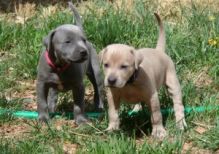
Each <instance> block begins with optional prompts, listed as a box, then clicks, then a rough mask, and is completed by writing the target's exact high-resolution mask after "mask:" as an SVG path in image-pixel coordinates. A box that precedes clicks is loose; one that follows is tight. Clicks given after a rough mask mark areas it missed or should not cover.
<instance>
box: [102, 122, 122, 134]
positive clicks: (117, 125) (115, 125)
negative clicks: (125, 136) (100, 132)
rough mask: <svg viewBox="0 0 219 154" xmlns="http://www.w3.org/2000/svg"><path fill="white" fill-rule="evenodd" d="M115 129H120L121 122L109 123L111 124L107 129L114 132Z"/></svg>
mask: <svg viewBox="0 0 219 154" xmlns="http://www.w3.org/2000/svg"><path fill="white" fill-rule="evenodd" d="M114 130H119V124H116V123H113V124H109V126H108V127H107V129H106V130H105V131H108V132H112V131H114Z"/></svg>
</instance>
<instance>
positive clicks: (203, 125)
mask: <svg viewBox="0 0 219 154" xmlns="http://www.w3.org/2000/svg"><path fill="white" fill-rule="evenodd" d="M191 123H193V124H195V125H197V126H201V127H204V128H208V129H209V128H213V127H214V126H207V125H205V124H201V123H198V122H194V121H191Z"/></svg>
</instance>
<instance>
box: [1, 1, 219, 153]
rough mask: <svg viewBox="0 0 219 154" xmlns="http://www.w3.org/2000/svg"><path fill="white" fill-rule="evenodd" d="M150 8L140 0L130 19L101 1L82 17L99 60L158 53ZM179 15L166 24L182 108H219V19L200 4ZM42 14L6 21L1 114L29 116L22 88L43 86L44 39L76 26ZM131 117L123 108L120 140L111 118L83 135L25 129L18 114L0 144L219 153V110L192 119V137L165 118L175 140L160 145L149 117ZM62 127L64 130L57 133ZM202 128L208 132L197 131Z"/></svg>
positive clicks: (32, 125) (4, 119) (20, 148)
mask: <svg viewBox="0 0 219 154" xmlns="http://www.w3.org/2000/svg"><path fill="white" fill-rule="evenodd" d="M149 2H150V0H149V1H140V0H137V1H136V2H135V3H133V6H132V7H131V8H132V9H130V10H128V11H127V9H126V8H125V7H121V8H120V9H117V7H115V6H113V5H111V4H110V3H107V2H105V1H95V5H89V6H87V7H86V8H85V9H84V11H83V12H84V14H83V21H84V29H85V33H86V35H87V37H88V39H89V40H90V41H91V42H92V43H93V44H94V45H95V47H96V49H97V52H99V51H100V50H101V49H103V48H104V47H105V46H106V45H108V44H111V43H125V44H129V45H132V46H134V47H136V48H140V47H154V46H155V44H156V40H157V37H158V36H157V35H158V33H157V26H156V25H157V23H156V21H155V19H154V16H153V12H154V11H156V7H155V6H154V5H149V4H150V3H149ZM91 4H92V3H91ZM124 6H125V5H124ZM175 7H177V8H179V9H180V16H178V17H175V16H174V17H172V18H171V16H168V17H167V18H165V17H164V16H162V17H163V18H165V20H164V23H165V31H166V36H167V51H166V52H167V53H168V55H170V56H171V58H172V59H173V61H174V62H175V64H176V70H177V74H178V77H179V79H180V83H181V86H182V92H183V102H184V104H185V106H208V105H209V106H215V105H218V102H219V101H218V100H219V94H218V90H219V78H218V76H219V40H218V37H219V27H218V24H219V13H218V12H217V11H214V10H213V9H211V7H210V6H209V7H205V8H204V9H203V8H202V7H200V6H199V5H197V4H196V3H194V4H190V5H189V6H188V5H180V4H178V5H177V6H175ZM41 11H42V8H38V10H37V13H36V15H35V16H33V17H31V18H29V19H28V20H27V21H26V22H25V24H16V23H12V22H9V21H8V20H1V21H0V61H1V62H0V80H1V82H0V108H7V109H23V108H24V105H23V101H22V100H23V99H22V98H18V97H16V94H17V93H21V94H22V93H24V92H25V91H26V90H28V87H26V88H23V87H22V85H21V84H20V83H19V82H18V81H22V82H26V81H29V80H34V79H36V68H37V63H38V59H39V55H40V52H41V48H42V39H43V37H45V36H46V35H47V34H48V33H49V31H50V30H52V29H54V28H55V27H56V26H58V25H61V24H64V23H71V22H72V16H71V13H70V12H69V11H66V10H64V11H58V12H56V13H55V14H53V15H50V16H45V17H43V16H42V15H40V13H41ZM215 42H216V43H215ZM86 83H87V82H86ZM63 96H68V95H63ZM63 96H62V99H60V100H62V102H63V103H64V102H67V101H69V99H68V98H64V97H63ZM159 96H160V100H161V103H162V108H169V107H172V102H171V100H170V98H169V97H168V95H167V92H166V90H165V89H161V93H160V95H159ZM164 102H165V103H164ZM129 109H130V106H127V105H123V106H122V108H121V112H120V117H121V120H122V121H121V122H122V124H121V128H122V130H121V131H118V132H114V133H106V132H104V131H103V130H104V129H105V128H106V127H107V115H106V116H105V117H103V119H101V120H94V121H93V125H86V126H81V127H79V128H78V127H76V128H75V127H73V123H71V121H70V120H64V119H63V118H61V119H53V120H52V121H51V122H50V124H49V125H48V126H41V125H40V124H38V123H37V122H35V121H31V120H25V121H19V120H17V119H14V118H13V117H11V114H4V115H1V116H0V127H1V130H2V132H4V133H1V136H0V149H1V153H64V152H65V151H66V148H65V147H66V146H67V145H68V146H69V147H68V148H67V151H68V152H70V151H75V149H76V151H77V153H101V154H102V153H103V154H104V153H107V154H108V153H152V154H156V153H157V154H160V153H181V152H184V151H185V147H184V145H185V144H186V143H188V144H191V147H190V149H189V150H188V153H193V152H194V151H195V152H197V149H198V150H207V151H208V152H215V151H217V150H218V149H219V141H218V138H219V136H218V135H219V132H218V130H219V129H218V124H219V111H218V110H211V111H206V112H202V113H196V112H193V113H190V114H187V115H186V121H187V123H188V129H187V131H185V132H183V133H182V132H179V131H178V130H177V129H176V128H175V123H174V116H173V114H170V115H166V116H165V127H166V128H167V130H168V132H169V135H168V137H167V138H166V139H165V140H164V141H162V142H161V141H157V140H155V139H152V138H151V137H150V131H151V128H150V127H151V125H150V118H149V117H148V116H146V115H144V114H142V115H141V114H140V115H137V116H133V117H130V116H128V114H127V111H128V110H129ZM63 120H64V121H65V123H63V124H58V126H57V123H58V122H60V121H63ZM68 121H70V122H69V123H70V124H69V123H67V122H68ZM23 124H25V125H27V127H28V128H29V129H28V131H27V132H26V133H21V134H20V135H17V136H15V137H13V136H11V133H10V132H11V131H10V128H11V127H13V126H17V125H18V126H20V125H23ZM4 126H7V127H4ZM208 126H211V127H208ZM199 127H202V128H203V129H204V130H205V132H204V133H200V132H199V131H197V128H199ZM7 129H9V130H8V131H7ZM14 131H18V130H16V129H15V130H14ZM75 147H76V148H75ZM194 147H196V149H195V150H194ZM205 152H206V151H205Z"/></svg>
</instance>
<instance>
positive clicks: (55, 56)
mask: <svg viewBox="0 0 219 154" xmlns="http://www.w3.org/2000/svg"><path fill="white" fill-rule="evenodd" d="M69 7H70V8H71V10H72V11H73V15H74V16H75V23H76V25H71V24H66V25H61V26H59V27H57V28H56V29H55V30H53V31H51V32H50V33H49V35H48V36H47V37H46V38H45V39H44V42H43V43H44V45H45V46H46V49H45V50H44V51H43V52H42V54H41V57H40V60H39V65H38V74H37V103H38V105H37V110H38V113H39V116H38V118H39V120H40V121H48V120H49V113H50V112H54V111H55V106H56V102H57V94H58V91H67V90H72V92H73V99H74V119H75V122H76V124H80V123H84V122H87V120H88V119H87V118H86V117H85V115H84V91H85V89H84V84H83V78H84V75H85V74H87V76H88V78H89V80H90V81H91V83H92V84H93V87H94V91H95V94H94V102H95V107H96V109H103V80H102V78H101V72H100V66H99V61H98V56H97V53H96V51H95V49H94V48H93V46H92V45H91V43H90V42H88V40H87V39H86V36H85V34H84V32H83V28H82V24H81V19H80V15H79V14H78V12H77V10H76V9H75V7H74V6H73V4H72V3H71V2H69Z"/></svg>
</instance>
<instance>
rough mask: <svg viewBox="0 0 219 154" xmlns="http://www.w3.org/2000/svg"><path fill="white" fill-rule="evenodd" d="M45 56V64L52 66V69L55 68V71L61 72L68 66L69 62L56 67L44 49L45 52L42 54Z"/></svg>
mask: <svg viewBox="0 0 219 154" xmlns="http://www.w3.org/2000/svg"><path fill="white" fill-rule="evenodd" d="M44 56H45V58H46V62H47V64H48V65H49V66H50V67H52V69H53V70H55V71H56V72H57V73H61V72H64V71H65V70H66V69H67V68H68V67H69V66H70V64H65V65H64V66H63V67H57V66H56V65H55V64H54V63H53V62H52V60H51V58H50V57H49V52H48V50H46V52H45V54H44Z"/></svg>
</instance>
